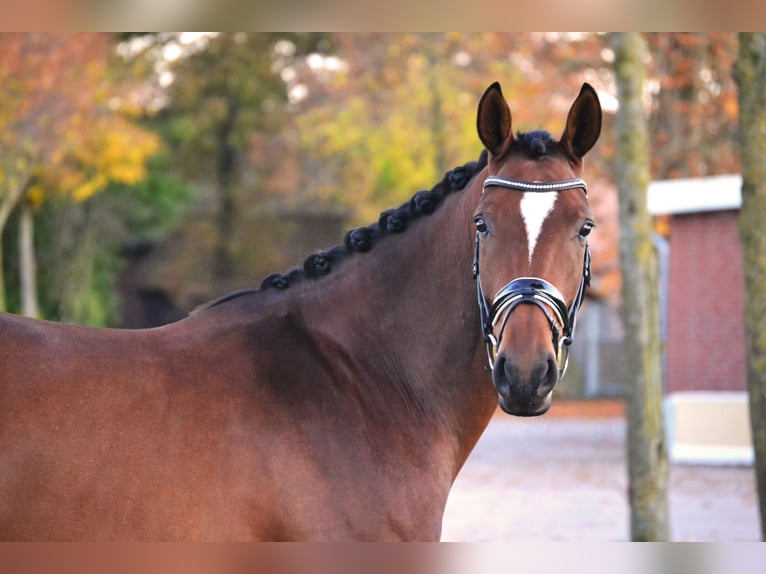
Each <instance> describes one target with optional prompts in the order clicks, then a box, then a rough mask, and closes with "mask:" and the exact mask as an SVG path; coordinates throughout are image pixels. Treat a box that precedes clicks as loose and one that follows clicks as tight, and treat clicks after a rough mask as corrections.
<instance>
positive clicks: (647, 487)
mask: <svg viewBox="0 0 766 574" xmlns="http://www.w3.org/2000/svg"><path fill="white" fill-rule="evenodd" d="M610 42H611V45H612V48H613V49H614V52H615V63H614V68H615V75H616V79H617V89H618V97H619V101H620V108H619V110H618V112H617V157H616V160H615V172H616V177H617V187H618V193H619V203H620V264H621V269H622V283H623V287H622V297H623V321H624V324H625V349H626V354H627V360H626V361H627V369H626V370H627V373H628V375H627V376H628V377H629V378H628V380H626V402H627V409H626V410H627V419H628V432H627V456H628V461H627V462H628V490H629V493H628V496H629V501H630V533H631V539H632V540H635V541H642V540H647V541H661V540H667V539H668V534H669V533H668V511H667V483H668V457H667V451H666V445H665V429H664V421H663V416H662V399H663V395H662V369H661V344H660V329H659V293H658V277H657V257H656V254H655V252H654V248H653V246H652V221H651V217H650V215H649V212H648V210H647V206H646V189H647V187H648V185H649V143H648V142H649V139H648V133H647V119H646V114H645V112H644V109H643V103H642V95H643V87H644V77H645V74H646V70H645V64H644V60H645V56H646V47H645V44H644V40H643V38H642V37H641V35H640V34H637V33H615V34H612V35H611V37H610Z"/></svg>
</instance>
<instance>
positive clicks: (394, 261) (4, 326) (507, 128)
mask: <svg viewBox="0 0 766 574" xmlns="http://www.w3.org/2000/svg"><path fill="white" fill-rule="evenodd" d="M477 129H478V135H479V139H480V140H481V142H482V143H483V144H484V147H485V150H484V151H483V152H482V154H481V156H480V158H479V160H478V161H476V162H471V163H468V164H466V165H464V166H461V167H458V168H456V169H454V170H452V171H450V172H448V173H447V174H446V175H445V177H444V179H443V180H442V181H441V182H439V183H438V184H437V185H436V186H434V187H433V188H432V189H431V190H425V191H420V192H418V193H417V194H415V196H414V197H413V198H412V200H411V201H409V202H407V203H405V204H404V205H402V206H401V207H399V208H397V209H392V210H388V211H385V212H384V213H383V214H382V215H381V217H380V219H379V221H378V222H377V223H375V224H373V225H371V226H368V227H362V228H358V229H354V230H352V231H350V232H348V233H347V234H346V236H345V239H344V244H343V245H341V246H339V247H336V248H333V249H330V250H328V251H323V252H320V253H315V254H314V255H312V256H310V257H309V258H308V259H307V260H306V262H305V264H304V265H303V268H302V269H297V270H294V271H292V272H289V273H285V274H276V275H271V276H269V277H267V278H266V279H265V280H264V282H263V284H262V285H261V287H260V288H258V289H252V290H245V291H240V292H235V293H232V294H230V295H227V296H224V297H223V298H221V299H218V300H216V301H213V302H211V303H208V304H206V305H204V306H203V307H201V308H199V309H197V310H195V311H194V312H192V313H191V314H190V315H189V316H188V317H186V318H184V319H182V320H181V321H178V322H176V323H172V324H168V325H165V326H162V327H158V328H153V329H145V330H132V331H131V330H119V329H95V328H87V327H80V326H73V325H64V324H57V323H51V322H44V321H39V320H33V319H28V318H22V317H18V316H13V315H9V314H2V315H0V539H2V540H81V541H82V540H86V541H103V540H107V541H108V540H118V541H173V540H377V541H384V540H438V539H439V538H440V534H441V522H442V516H443V512H444V508H445V504H446V501H447V496H448V493H449V491H450V487H451V485H452V483H453V481H454V479H455V477H456V476H457V474H458V472H459V470H460V468H461V467H462V465H463V463H464V462H465V460H466V458H467V457H468V454H469V453H470V452H471V450H472V448H473V447H474V445H475V443H476V442H477V440H478V439H479V437H480V435H481V434H482V432H483V430H484V429H485V427H486V426H487V424H488V422H489V420H490V418H491V417H492V415H493V413H494V412H495V410H496V408H497V405H498V403H499V405H500V407H501V408H502V409H503V410H504V411H506V412H508V413H510V414H512V415H519V416H534V415H541V414H543V413H544V412H545V411H546V410H547V409H548V407H549V406H550V404H551V395H552V391H553V387H554V386H555V385H556V383H557V381H558V380H559V378H560V376H561V374H562V372H563V369H564V368H565V355H566V348H567V345H568V344H569V343H570V342H571V338H572V337H573V335H574V320H575V317H576V312H577V308H578V307H579V304H580V302H581V300H582V296H583V293H584V290H585V287H586V286H587V282H588V278H589V270H588V257H589V256H588V250H587V235H588V233H589V232H590V230H591V228H592V227H593V215H592V213H591V210H590V209H589V207H588V200H587V194H586V189H587V188H586V185H585V182H584V181H583V180H582V179H581V175H582V168H583V156H584V155H585V154H586V152H588V151H589V150H590V149H591V148H592V146H593V145H594V144H595V142H596V140H597V139H598V136H599V133H600V129H601V107H600V105H599V101H598V97H597V95H596V92H595V91H594V90H593V88H592V87H591V86H589V85H587V84H585V85H583V87H582V89H581V90H580V92H579V95H578V96H577V97H576V99H575V100H574V103H573V104H572V106H571V107H570V109H569V112H568V115H567V118H566V126H565V128H564V131H563V135H562V136H561V138H560V139H559V140H556V139H555V138H553V137H552V136H551V134H550V133H548V132H544V131H540V130H536V131H531V132H526V133H518V134H515V135H514V133H513V131H512V122H511V112H510V109H509V107H508V104H507V103H506V101H505V99H504V97H503V94H502V91H501V89H500V85H499V84H498V83H494V84H492V85H491V86H490V87H489V88H488V89H487V90H486V92H485V93H484V95H483V96H482V98H481V100H480V103H479V106H478V114H477ZM487 294H496V295H495V296H494V297H493V298H491V299H490V298H488V297H487ZM477 303H478V304H477ZM487 355H488V356H487ZM487 361H488V362H489V366H488V365H487ZM487 371H491V373H488V372H487Z"/></svg>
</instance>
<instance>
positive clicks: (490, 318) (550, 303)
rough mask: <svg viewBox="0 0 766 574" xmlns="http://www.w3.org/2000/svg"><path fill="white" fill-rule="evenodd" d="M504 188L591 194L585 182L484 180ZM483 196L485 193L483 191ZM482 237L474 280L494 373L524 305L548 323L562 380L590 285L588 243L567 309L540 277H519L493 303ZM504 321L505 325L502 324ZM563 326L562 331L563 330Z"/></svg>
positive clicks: (550, 286) (477, 241)
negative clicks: (484, 275) (482, 263)
mask: <svg viewBox="0 0 766 574" xmlns="http://www.w3.org/2000/svg"><path fill="white" fill-rule="evenodd" d="M488 187H504V188H506V189H512V190H516V191H532V192H539V193H546V192H559V191H565V190H567V189H582V190H583V192H584V193H585V194H586V195H587V194H588V187H587V185H586V184H585V180H583V179H581V178H573V179H565V180H562V181H551V182H547V183H530V182H526V181H520V180H516V179H508V178H504V177H498V176H490V177H488V178H487V179H486V180H484V188H483V190H486V189H487V188H488ZM482 193H483V191H482ZM479 237H480V234H479V233H478V232H477V233H476V249H475V252H474V258H473V277H474V279H476V290H477V294H478V300H479V312H480V314H481V330H482V336H483V337H484V342H485V343H486V345H487V358H488V359H489V368H490V370H491V369H493V368H494V366H495V358H496V357H497V352H498V349H499V347H500V343H501V342H502V340H503V331H504V330H505V325H506V323H508V318H509V317H510V315H511V312H512V311H513V310H514V309H515V308H516V306H517V305H520V304H521V303H530V304H533V305H536V306H537V307H539V308H540V309H541V310H542V312H543V313H544V314H545V317H546V318H547V319H548V324H549V325H550V328H551V334H552V336H553V348H554V349H556V361H557V363H558V368H559V378H561V377H563V376H564V373H565V372H566V368H567V364H568V362H569V346H570V345H571V344H572V341H573V340H574V334H575V324H576V322H577V311H578V310H579V309H580V305H581V304H582V301H583V298H584V297H585V290H586V289H587V288H588V286H589V285H590V248H589V247H588V242H587V241H586V242H585V257H584V260H583V271H582V279H581V280H580V287H579V289H578V290H577V295H576V296H575V298H574V301H572V304H571V305H569V306H567V303H566V300H565V299H564V296H563V295H562V294H561V291H559V290H558V289H556V287H554V286H553V285H552V284H551V283H549V282H548V281H546V280H545V279H540V278H539V277H518V278H516V279H514V280H512V281H510V282H508V283H506V285H505V286H504V287H502V288H501V289H500V290H499V291H498V292H497V294H495V297H494V298H493V299H492V302H490V301H489V300H488V299H487V298H486V296H485V295H484V291H483V290H482V288H481V279H480V278H479ZM501 319H502V321H501ZM498 322H500V331H499V332H498V336H497V337H495V333H494V331H495V326H496V325H497V323H498ZM559 326H560V327H561V329H559Z"/></svg>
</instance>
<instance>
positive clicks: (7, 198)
mask: <svg viewBox="0 0 766 574" xmlns="http://www.w3.org/2000/svg"><path fill="white" fill-rule="evenodd" d="M5 179H6V181H5V182H4V185H3V186H2V187H0V311H6V310H7V309H8V301H7V300H6V293H5V275H4V274H3V259H4V255H5V251H3V231H5V225H6V224H7V223H8V219H9V218H10V216H11V213H13V210H14V209H15V208H16V206H17V205H18V203H19V201H20V200H21V198H22V197H23V195H24V190H25V189H26V187H27V182H28V181H29V176H28V174H26V173H23V174H21V175H19V176H18V177H11V176H8V175H6V176H5ZM9 180H10V181H9Z"/></svg>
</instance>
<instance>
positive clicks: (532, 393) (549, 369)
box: [492, 353, 560, 416]
mask: <svg viewBox="0 0 766 574" xmlns="http://www.w3.org/2000/svg"><path fill="white" fill-rule="evenodd" d="M559 373H560V371H559V366H558V362H557V360H556V357H555V356H554V355H553V353H544V354H543V355H542V356H540V357H539V358H538V359H537V360H535V361H533V362H531V363H530V364H528V365H526V366H522V365H520V364H518V363H516V362H514V361H513V360H511V359H510V358H508V357H506V356H505V354H504V353H501V354H500V355H499V356H498V357H497V360H496V361H495V364H494V366H493V368H492V383H493V384H494V386H495V390H496V391H497V397H498V404H499V405H500V408H501V409H503V411H505V412H506V413H508V414H510V415H516V416H539V415H542V414H545V413H546V412H547V411H548V409H549V408H550V406H551V402H552V397H553V388H554V387H555V386H556V383H558V381H559Z"/></svg>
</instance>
